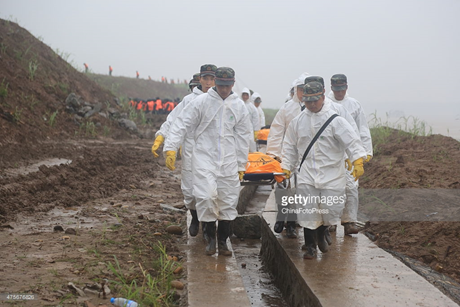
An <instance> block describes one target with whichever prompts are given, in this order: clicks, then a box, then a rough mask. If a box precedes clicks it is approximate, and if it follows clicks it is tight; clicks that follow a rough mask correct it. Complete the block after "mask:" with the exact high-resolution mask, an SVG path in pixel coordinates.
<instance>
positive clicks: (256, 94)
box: [251, 92, 262, 102]
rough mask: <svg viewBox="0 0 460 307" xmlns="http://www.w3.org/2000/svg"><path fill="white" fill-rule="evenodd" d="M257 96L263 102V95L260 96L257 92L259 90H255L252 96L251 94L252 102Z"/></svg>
mask: <svg viewBox="0 0 460 307" xmlns="http://www.w3.org/2000/svg"><path fill="white" fill-rule="evenodd" d="M256 98H260V101H261V102H262V97H261V96H260V94H259V93H257V92H254V94H252V96H251V100H252V102H254V101H255V100H256Z"/></svg>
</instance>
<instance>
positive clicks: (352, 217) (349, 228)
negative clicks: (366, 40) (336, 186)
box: [328, 74, 373, 235]
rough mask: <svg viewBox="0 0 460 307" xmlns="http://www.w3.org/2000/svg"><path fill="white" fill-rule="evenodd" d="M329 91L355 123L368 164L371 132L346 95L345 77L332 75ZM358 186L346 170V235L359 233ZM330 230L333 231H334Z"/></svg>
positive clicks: (357, 103)
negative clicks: (357, 223)
mask: <svg viewBox="0 0 460 307" xmlns="http://www.w3.org/2000/svg"><path fill="white" fill-rule="evenodd" d="M331 89H332V92H330V93H329V94H328V97H329V98H330V99H331V100H332V101H334V102H336V103H338V104H340V105H342V106H343V107H344V108H345V109H347V111H348V112H349V113H350V115H351V116H352V117H353V119H354V121H355V122H356V126H357V127H358V133H359V136H360V138H361V142H362V144H363V147H364V149H365V150H366V152H367V158H366V160H364V162H369V161H370V160H371V159H372V156H373V148H372V138H371V132H370V130H369V125H368V123H367V119H366V115H365V113H364V110H363V108H362V107H361V104H360V103H359V102H358V101H357V100H356V99H354V98H352V97H350V96H348V94H347V89H348V83H347V77H346V76H345V75H344V74H336V75H333V76H332V78H331ZM347 163H348V165H350V164H349V161H347ZM349 169H350V167H349ZM358 186H359V181H355V180H354V178H353V176H352V174H351V172H350V170H348V172H347V187H346V193H347V201H346V203H345V208H344V210H343V214H342V225H343V227H344V231H345V234H346V235H351V234H356V233H358V231H359V229H358V227H357V226H356V222H357V221H358V207H359V197H358ZM331 228H332V227H331ZM330 230H333V231H334V230H335V229H330Z"/></svg>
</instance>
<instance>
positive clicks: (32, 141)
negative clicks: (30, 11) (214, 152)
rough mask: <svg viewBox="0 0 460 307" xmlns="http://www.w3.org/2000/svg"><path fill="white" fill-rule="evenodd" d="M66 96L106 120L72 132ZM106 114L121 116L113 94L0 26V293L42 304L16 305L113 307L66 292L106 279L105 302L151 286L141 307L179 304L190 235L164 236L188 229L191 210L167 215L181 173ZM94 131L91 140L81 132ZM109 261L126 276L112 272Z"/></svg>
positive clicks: (26, 36) (12, 27)
mask: <svg viewBox="0 0 460 307" xmlns="http://www.w3.org/2000/svg"><path fill="white" fill-rule="evenodd" d="M166 92H167V91H166ZM70 93H75V94H76V95H78V96H79V97H81V99H82V100H83V101H85V106H88V107H89V106H92V105H95V104H98V103H100V105H102V108H101V112H98V113H96V114H94V115H93V116H91V117H88V118H85V117H83V118H82V119H81V123H78V122H76V121H75V114H70V113H67V112H66V111H65V108H66V105H65V103H64V102H65V101H66V98H67V97H68V95H69V94H70ZM108 108H111V109H115V110H120V106H119V105H117V104H116V103H115V101H114V96H113V95H112V94H111V93H110V92H109V91H108V90H106V89H103V88H101V87H100V86H99V85H97V84H96V83H95V82H93V81H92V80H91V79H90V78H88V76H87V75H85V74H83V73H80V72H78V71H76V70H75V69H74V68H73V67H71V66H70V65H69V64H68V63H67V62H65V61H64V60H63V59H62V58H61V57H60V56H58V55H57V54H56V53H55V52H54V51H52V50H51V49H50V48H49V47H48V46H46V45H45V44H43V43H42V42H41V41H39V40H37V39H36V38H34V37H33V36H32V35H31V34H30V33H29V32H28V31H27V30H25V29H23V28H21V27H19V26H18V25H17V24H15V23H12V22H8V21H5V20H0V250H1V251H2V255H1V256H0V263H2V265H1V267H0V293H32V294H35V295H37V296H39V299H38V300H35V301H21V302H13V303H12V304H14V305H16V304H19V305H21V306H58V305H59V306H81V305H82V302H83V301H85V300H86V301H92V302H93V303H94V304H95V305H97V304H98V303H105V304H108V299H107V298H102V296H98V294H97V292H96V293H94V291H93V292H92V293H91V292H85V293H86V294H85V295H79V294H78V293H77V292H75V289H71V288H69V287H68V283H69V282H73V283H74V284H75V285H76V286H77V287H79V288H81V289H82V288H83V287H84V286H85V284H93V283H95V282H97V283H101V282H103V280H104V279H108V280H109V281H110V282H109V287H110V289H111V291H112V294H111V295H110V296H112V295H113V296H128V295H129V293H128V292H129V285H131V283H132V282H137V283H138V284H139V285H144V284H146V281H147V280H148V281H150V282H151V281H152V280H154V281H155V284H154V286H153V284H152V285H151V287H150V288H149V287H148V284H147V285H146V287H145V288H142V291H144V292H145V293H148V295H144V294H142V296H138V297H136V300H138V302H140V303H142V304H143V305H146V306H147V305H149V304H153V303H152V302H156V304H157V305H161V306H172V305H174V304H176V303H178V302H179V301H180V300H181V297H180V296H181V295H180V293H179V294H178V293H176V292H175V291H173V290H174V289H172V288H171V286H170V281H171V280H172V279H179V278H182V277H183V273H182V272H183V270H182V271H177V272H176V273H173V271H174V270H176V269H177V268H178V267H180V266H181V262H180V261H179V260H180V259H181V258H182V257H183V255H182V254H181V253H180V252H179V250H178V248H177V243H178V242H179V241H180V240H181V239H182V238H183V236H181V235H173V234H169V233H168V232H167V231H166V228H167V226H169V225H172V224H173V225H175V226H179V227H182V229H183V230H185V226H184V223H185V219H184V217H185V214H184V211H180V210H178V209H175V208H172V209H171V206H173V205H175V206H177V207H181V206H183V204H182V193H181V191H180V180H179V179H178V177H177V175H178V174H179V173H180V170H177V171H176V172H175V173H171V172H170V171H168V170H167V169H166V168H165V167H164V160H162V159H154V158H153V156H152V154H151V152H150V148H151V146H152V140H151V139H142V138H140V137H139V135H141V134H131V133H128V132H127V131H126V130H125V129H123V128H121V127H120V126H119V125H118V123H117V121H115V120H112V119H110V118H109V117H108V116H103V115H101V114H104V113H105V114H107V112H106V111H107V110H108ZM120 111H123V110H120ZM56 112H57V113H56ZM53 114H57V115H56V117H55V121H54V124H53V125H52V124H51V116H52V115H53ZM164 120H165V115H159V116H153V117H152V118H149V121H148V124H142V126H141V125H140V124H138V127H139V128H140V130H145V131H150V133H153V132H155V130H156V129H158V127H159V125H160V124H161V123H162V122H163V121H164ZM87 123H91V124H92V125H93V126H92V127H94V128H95V133H92V134H90V135H88V134H86V133H85V131H84V130H82V126H84V125H86V124H87ZM179 165H180V161H178V166H179ZM162 206H169V207H167V208H169V209H164V208H163V207H162ZM55 226H60V227H61V229H63V230H67V231H68V232H67V233H63V232H60V231H59V230H57V231H53V229H54V227H55ZM69 228H72V229H73V231H70V230H69ZM171 256H175V257H174V258H172V257H171ZM114 261H118V262H117V265H118V266H119V267H118V268H116V269H115V270H111V269H110V268H109V264H110V263H112V264H114ZM110 296H109V298H110ZM5 305H7V306H10V305H11V304H10V303H7V302H5V301H3V298H0V306H5Z"/></svg>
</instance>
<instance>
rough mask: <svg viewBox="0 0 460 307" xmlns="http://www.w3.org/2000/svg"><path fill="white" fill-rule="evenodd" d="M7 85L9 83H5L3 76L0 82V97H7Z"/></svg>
mask: <svg viewBox="0 0 460 307" xmlns="http://www.w3.org/2000/svg"><path fill="white" fill-rule="evenodd" d="M8 85H9V83H5V78H3V80H2V83H1V84H0V97H2V98H6V97H8Z"/></svg>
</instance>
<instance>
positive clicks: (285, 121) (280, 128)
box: [267, 72, 310, 157]
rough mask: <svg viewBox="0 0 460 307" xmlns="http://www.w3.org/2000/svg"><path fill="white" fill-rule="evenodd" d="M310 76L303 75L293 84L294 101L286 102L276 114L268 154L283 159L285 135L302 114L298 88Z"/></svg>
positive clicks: (268, 143) (269, 138) (271, 128)
mask: <svg viewBox="0 0 460 307" xmlns="http://www.w3.org/2000/svg"><path fill="white" fill-rule="evenodd" d="M309 75H310V74H308V73H306V72H305V73H302V74H301V75H300V77H298V78H297V79H295V80H294V81H293V82H292V87H293V88H294V95H293V96H292V99H290V100H289V101H288V102H286V103H285V104H284V105H283V106H282V107H281V108H280V109H279V111H278V113H276V115H275V118H274V119H273V122H272V124H271V126H270V133H269V134H268V138H267V154H269V155H273V156H276V157H281V148H282V144H283V139H284V134H285V133H286V130H287V128H288V126H289V123H290V122H291V120H292V119H293V118H294V117H296V116H297V115H299V114H300V112H301V111H302V107H304V104H303V103H302V102H301V101H300V100H299V98H298V97H297V86H299V85H302V84H304V82H305V78H306V77H308V76H309Z"/></svg>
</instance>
